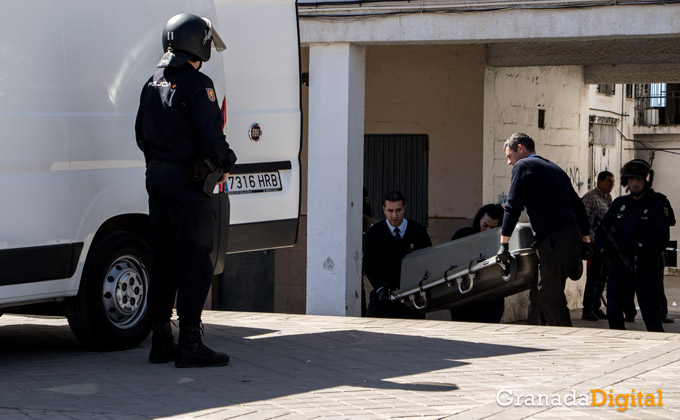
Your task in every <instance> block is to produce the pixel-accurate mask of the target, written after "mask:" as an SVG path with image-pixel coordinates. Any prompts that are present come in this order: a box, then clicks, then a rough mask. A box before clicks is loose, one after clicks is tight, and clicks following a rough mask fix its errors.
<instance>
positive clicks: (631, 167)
mask: <svg viewBox="0 0 680 420" xmlns="http://www.w3.org/2000/svg"><path fill="white" fill-rule="evenodd" d="M628 178H640V179H644V180H645V187H647V188H652V182H653V181H654V171H653V170H652V167H651V166H649V163H647V162H646V161H644V160H642V159H633V160H631V161H630V162H628V163H626V164H625V165H623V168H621V186H622V187H625V186H626V185H628Z"/></svg>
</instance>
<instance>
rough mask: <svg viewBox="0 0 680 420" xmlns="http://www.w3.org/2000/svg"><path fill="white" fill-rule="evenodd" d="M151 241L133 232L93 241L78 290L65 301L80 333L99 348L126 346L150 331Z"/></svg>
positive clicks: (72, 328) (69, 319)
mask: <svg viewBox="0 0 680 420" xmlns="http://www.w3.org/2000/svg"><path fill="white" fill-rule="evenodd" d="M150 261H151V252H150V250H149V246H148V245H147V243H146V242H145V241H144V240H143V239H142V238H141V237H140V236H139V235H136V234H134V233H130V232H114V233H110V234H108V235H107V236H105V237H104V238H102V239H101V240H99V241H97V243H96V244H94V245H93V246H92V249H91V250H90V253H89V255H88V257H87V261H85V267H84V268H83V275H82V278H81V282H80V289H79V291H78V295H77V296H75V297H73V298H69V299H68V300H67V302H66V316H67V317H68V322H69V325H70V326H71V330H72V331H73V333H74V334H75V336H76V337H77V338H78V339H79V340H80V341H81V342H82V343H83V344H85V345H86V346H87V347H90V348H92V349H94V350H124V349H129V348H132V347H135V346H137V345H139V344H140V343H141V342H142V341H144V339H146V337H147V336H148V335H149V332H150V330H151V317H150V314H149V311H148V294H149V266H150Z"/></svg>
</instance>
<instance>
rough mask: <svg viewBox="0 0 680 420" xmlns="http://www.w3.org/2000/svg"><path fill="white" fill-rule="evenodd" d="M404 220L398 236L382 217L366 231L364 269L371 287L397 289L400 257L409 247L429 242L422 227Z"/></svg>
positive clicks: (421, 246) (424, 244)
mask: <svg viewBox="0 0 680 420" xmlns="http://www.w3.org/2000/svg"><path fill="white" fill-rule="evenodd" d="M407 220H408V225H407V227H406V232H405V233H404V235H403V237H402V238H401V239H400V240H397V239H395V238H394V236H393V235H392V232H391V230H390V229H389V227H388V226H387V225H388V222H387V221H385V220H383V221H380V222H378V223H376V224H374V225H373V226H371V227H370V228H369V229H368V231H367V232H366V242H365V244H364V259H363V264H364V273H365V274H366V277H368V280H369V281H370V282H371V285H372V286H373V288H374V289H379V288H381V287H387V288H388V289H390V290H397V289H399V281H400V276H401V260H402V259H404V257H405V256H406V255H408V254H409V253H410V252H412V251H415V250H417V249H421V248H427V247H428V246H432V241H430V235H428V234H427V230H426V229H425V227H424V226H423V225H421V224H419V223H417V222H414V221H413V220H410V219H407Z"/></svg>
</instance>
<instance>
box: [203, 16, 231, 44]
mask: <svg viewBox="0 0 680 420" xmlns="http://www.w3.org/2000/svg"><path fill="white" fill-rule="evenodd" d="M203 20H204V21H205V22H206V23H207V24H208V31H207V32H206V33H205V37H204V38H203V44H205V43H206V42H208V41H212V44H213V47H215V49H216V50H217V51H218V52H220V51H224V50H226V49H227V45H226V44H225V43H224V41H223V40H222V37H220V34H218V33H217V31H216V30H215V28H213V26H212V22H210V19H208V18H203Z"/></svg>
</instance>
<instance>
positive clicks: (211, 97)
mask: <svg viewBox="0 0 680 420" xmlns="http://www.w3.org/2000/svg"><path fill="white" fill-rule="evenodd" d="M205 91H206V92H207V93H208V99H209V100H210V102H215V100H217V95H215V90H214V89H213V88H206V89H205Z"/></svg>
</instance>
